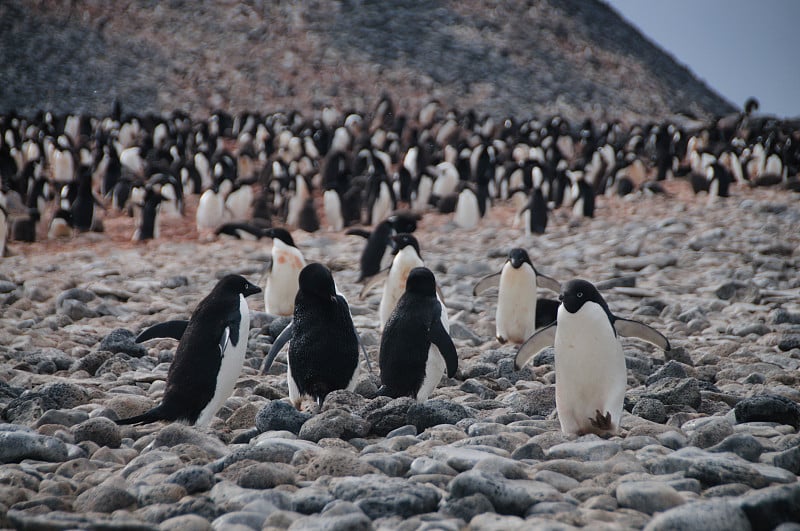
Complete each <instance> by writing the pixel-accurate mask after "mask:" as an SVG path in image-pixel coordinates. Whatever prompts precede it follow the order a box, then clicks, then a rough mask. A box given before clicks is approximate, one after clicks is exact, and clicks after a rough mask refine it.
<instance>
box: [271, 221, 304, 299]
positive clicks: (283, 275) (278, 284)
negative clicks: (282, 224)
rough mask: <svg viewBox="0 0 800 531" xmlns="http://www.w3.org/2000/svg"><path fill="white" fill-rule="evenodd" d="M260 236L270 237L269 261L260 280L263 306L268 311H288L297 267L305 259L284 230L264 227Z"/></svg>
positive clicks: (293, 290) (298, 271) (300, 266)
mask: <svg viewBox="0 0 800 531" xmlns="http://www.w3.org/2000/svg"><path fill="white" fill-rule="evenodd" d="M264 236H267V237H268V238H272V261H271V262H270V265H269V271H267V279H266V283H265V284H264V308H265V310H266V312H267V313H269V314H272V315H292V313H294V299H295V296H296V295H297V288H298V282H299V278H300V271H301V270H302V269H303V268H304V267H305V266H306V261H305V259H304V258H303V253H302V252H300V249H298V248H297V246H296V245H295V244H294V239H292V235H291V234H289V231H288V230H286V229H281V228H278V227H275V228H271V229H266V230H265V231H264Z"/></svg>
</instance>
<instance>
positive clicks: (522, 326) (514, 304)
mask: <svg viewBox="0 0 800 531" xmlns="http://www.w3.org/2000/svg"><path fill="white" fill-rule="evenodd" d="M539 286H541V287H543V288H547V289H549V290H551V291H554V292H556V293H559V292H560V291H561V285H560V284H559V283H558V281H556V280H553V279H552V278H550V277H548V276H546V275H543V274H541V273H539V272H538V271H537V270H536V268H535V267H533V263H532V262H531V259H530V257H529V256H528V252H527V251H526V250H525V249H521V248H519V247H516V248H514V249H511V251H509V253H508V260H506V263H505V264H504V265H503V269H502V270H500V272H499V273H494V274H492V275H489V276H487V277H484V278H482V279H481V280H480V281H478V283H477V284H475V288H474V289H473V290H472V293H473V295H480V294H482V293H484V292H485V291H487V290H488V289H490V288H492V287H497V288H498V293H497V312H496V314H495V330H496V333H495V336H496V337H497V340H498V341H499V342H500V343H505V342H506V341H511V342H512V343H524V342H525V340H526V339H528V338H529V337H531V336H532V335H533V333H534V332H535V331H536V330H537V329H539V328H541V327H543V326H547V325H549V324H550V323H552V322H553V321H555V319H556V312H557V311H558V302H556V301H554V300H552V299H537V294H538V287H539Z"/></svg>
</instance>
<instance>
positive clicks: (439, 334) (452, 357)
mask: <svg viewBox="0 0 800 531" xmlns="http://www.w3.org/2000/svg"><path fill="white" fill-rule="evenodd" d="M429 337H430V340H431V343H433V344H434V345H436V348H438V349H439V353H441V355H442V357H443V358H444V362H445V363H446V364H447V377H448V378H452V377H453V376H455V375H456V371H457V370H458V352H456V346H455V345H454V344H453V339H452V338H451V337H450V334H448V333H447V330H445V329H444V326H443V325H442V321H441V320H440V319H439V318H438V317H437V318H436V319H434V321H433V323H432V324H431V331H430V336H429Z"/></svg>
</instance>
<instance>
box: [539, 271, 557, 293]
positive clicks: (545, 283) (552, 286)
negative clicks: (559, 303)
mask: <svg viewBox="0 0 800 531" xmlns="http://www.w3.org/2000/svg"><path fill="white" fill-rule="evenodd" d="M536 286H537V287H542V288H545V289H549V290H550V291H554V292H556V293H561V283H560V282H559V281H558V280H555V279H554V278H551V277H548V276H547V275H542V274H541V273H536Z"/></svg>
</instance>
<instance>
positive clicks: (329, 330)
mask: <svg viewBox="0 0 800 531" xmlns="http://www.w3.org/2000/svg"><path fill="white" fill-rule="evenodd" d="M299 280H300V286H299V289H298V291H297V297H296V298H295V301H294V315H293V318H292V322H291V323H290V324H289V326H287V327H286V328H285V329H284V331H283V332H281V334H280V335H279V336H278V337H277V338H276V339H275V342H274V343H273V344H272V347H271V348H270V351H269V354H267V358H266V359H265V361H264V366H263V369H262V373H266V372H267V371H268V370H269V367H270V366H271V365H272V362H273V361H274V360H275V357H276V356H277V355H278V352H280V350H281V348H283V346H284V345H285V344H286V342H287V341H288V342H289V356H288V366H287V368H286V380H287V383H288V385H289V399H290V400H291V402H292V404H293V405H294V407H295V408H297V409H300V406H301V401H302V399H303V397H304V396H310V397H311V398H312V399H313V400H314V401H315V402H316V404H317V405H318V406H321V405H322V402H323V401H324V400H325V397H326V396H327V395H328V394H329V393H330V392H331V391H335V390H337V389H347V390H348V391H352V390H353V389H354V388H355V385H356V380H357V377H358V335H357V334H356V329H355V327H354V325H353V318H352V316H351V315H350V307H349V306H348V305H347V301H346V300H345V298H344V297H343V296H342V295H340V294H338V293H337V292H336V284H335V283H334V281H333V275H332V274H331V272H330V270H329V269H328V268H327V267H325V266H324V265H322V264H320V263H312V264H309V265H307V266H306V267H305V268H303V270H302V271H301V272H300V279H299Z"/></svg>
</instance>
